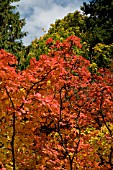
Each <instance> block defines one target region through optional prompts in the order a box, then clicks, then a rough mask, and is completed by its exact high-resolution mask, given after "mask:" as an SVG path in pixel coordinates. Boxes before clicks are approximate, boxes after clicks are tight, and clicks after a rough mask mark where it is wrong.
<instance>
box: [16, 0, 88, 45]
mask: <svg viewBox="0 0 113 170" xmlns="http://www.w3.org/2000/svg"><path fill="white" fill-rule="evenodd" d="M83 2H89V0H20V1H19V2H17V3H14V4H15V5H19V7H17V11H19V13H20V17H21V18H25V19H26V25H25V26H24V28H23V31H27V32H28V33H29V34H28V35H27V36H26V37H24V38H23V43H24V44H25V45H29V44H30V43H31V41H33V40H34V39H35V38H39V37H40V36H43V35H44V34H45V32H44V31H43V30H42V28H44V30H45V31H46V32H47V30H48V29H49V27H50V24H52V23H54V22H55V20H56V19H62V18H63V17H64V16H66V15H67V14H68V13H70V12H74V11H76V10H80V6H82V5H83Z"/></svg>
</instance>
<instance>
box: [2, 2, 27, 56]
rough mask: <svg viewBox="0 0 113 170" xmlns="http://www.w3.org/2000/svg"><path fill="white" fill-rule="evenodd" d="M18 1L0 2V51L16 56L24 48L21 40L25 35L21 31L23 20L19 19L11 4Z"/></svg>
mask: <svg viewBox="0 0 113 170" xmlns="http://www.w3.org/2000/svg"><path fill="white" fill-rule="evenodd" d="M18 1H19V0H4V1H2V0H0V49H5V50H6V51H8V52H10V53H12V54H15V55H17V52H18V51H20V50H22V49H23V48H24V45H23V44H22V41H21V39H22V38H23V37H24V36H25V35H26V32H22V31H21V29H22V28H23V26H24V25H25V20H24V19H20V15H19V12H15V9H16V7H15V6H13V5H12V3H13V2H18Z"/></svg>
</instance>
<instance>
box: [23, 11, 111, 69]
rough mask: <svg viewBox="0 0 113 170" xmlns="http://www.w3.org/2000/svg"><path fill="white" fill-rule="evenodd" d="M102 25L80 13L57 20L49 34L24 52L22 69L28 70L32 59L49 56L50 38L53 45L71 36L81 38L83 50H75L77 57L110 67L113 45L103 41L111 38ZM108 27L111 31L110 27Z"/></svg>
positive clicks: (100, 65)
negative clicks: (47, 44)
mask: <svg viewBox="0 0 113 170" xmlns="http://www.w3.org/2000/svg"><path fill="white" fill-rule="evenodd" d="M90 22H91V23H90ZM102 22H103V21H102ZM106 22H107V21H106ZM101 25H102V24H98V21H97V23H96V21H95V20H94V21H93V17H92V18H91V16H87V15H85V14H83V13H80V12H79V11H75V12H74V13H69V14H68V15H67V16H65V17H64V18H63V19H61V20H60V19H58V20H56V22H55V23H54V24H51V25H50V28H49V30H48V33H47V34H45V35H44V36H43V37H40V39H35V40H34V41H33V42H32V43H31V45H30V46H28V47H27V48H26V50H25V51H23V52H22V55H23V56H24V57H25V59H24V58H23V60H22V62H23V66H22V68H26V67H27V66H28V65H29V60H30V58H31V57H36V59H37V60H38V59H39V56H40V55H41V54H48V52H49V51H50V48H49V46H46V40H47V39H48V38H50V39H51V38H52V40H53V41H52V42H51V43H53V44H54V43H55V42H56V40H59V41H63V40H64V39H65V38H67V37H68V36H70V35H75V36H79V37H80V38H81V44H82V49H75V54H76V55H82V56H83V57H85V58H86V59H88V60H90V62H91V63H92V64H93V63H95V64H96V66H97V67H103V68H105V67H107V68H108V67H110V65H111V61H112V60H113V57H112V56H113V43H110V42H109V43H108V44H106V41H104V40H103V38H104V39H105V37H109V36H106V35H107V34H106V31H105V28H103V27H102V26H101ZM107 26H108V28H109V29H111V27H110V25H107ZM108 32H109V31H108ZM104 33H105V34H104ZM108 39H109V38H108ZM111 42H112V41H111Z"/></svg>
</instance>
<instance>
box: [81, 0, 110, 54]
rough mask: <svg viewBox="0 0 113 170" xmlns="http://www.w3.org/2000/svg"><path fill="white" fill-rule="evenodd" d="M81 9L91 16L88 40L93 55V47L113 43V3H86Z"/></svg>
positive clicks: (97, 0) (102, 0) (88, 19)
mask: <svg viewBox="0 0 113 170" xmlns="http://www.w3.org/2000/svg"><path fill="white" fill-rule="evenodd" d="M81 9H82V11H83V13H84V15H86V16H88V15H89V17H88V18H87V20H86V28H87V33H88V34H87V35H88V37H89V38H88V39H87V40H88V43H89V45H90V53H91V54H92V55H93V47H94V46H95V45H96V44H98V43H103V44H105V45H110V44H112V43H113V40H112V36H113V17H112V10H113V1H112V0H108V1H106V0H92V1H90V3H89V4H87V3H86V2H84V3H83V6H82V7H81ZM112 52H113V51H112Z"/></svg>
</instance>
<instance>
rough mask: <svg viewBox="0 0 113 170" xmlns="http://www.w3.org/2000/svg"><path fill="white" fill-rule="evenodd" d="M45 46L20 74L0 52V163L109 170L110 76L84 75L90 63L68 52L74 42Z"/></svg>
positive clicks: (112, 164)
mask: <svg viewBox="0 0 113 170" xmlns="http://www.w3.org/2000/svg"><path fill="white" fill-rule="evenodd" d="M51 42H52V39H50V38H49V39H48V40H47V41H46V45H50V51H49V53H48V54H47V55H46V54H44V55H41V56H40V59H39V60H38V61H36V58H31V60H30V65H29V67H28V68H27V69H26V70H23V71H17V70H16V68H15V67H12V65H15V64H16V62H17V60H16V58H15V57H14V56H13V55H11V54H9V53H7V52H5V51H4V50H1V51H0V88H1V91H0V96H1V98H0V123H1V124H0V129H1V131H0V133H1V135H0V151H1V154H0V160H1V161H2V164H4V165H5V167H6V168H7V169H13V170H19V169H21V170H25V169H29V170H31V169H33V170H34V169H36V170H37V169H38V170H44V169H46V170H61V169H66V170H75V169H97V170H103V169H106V170H110V169H112V168H113V145H112V138H113V125H112V120H113V78H112V77H113V73H112V72H110V70H108V69H102V68H101V69H97V72H96V73H95V72H94V73H93V72H90V66H91V64H90V61H88V60H86V59H85V58H83V57H82V56H78V55H75V54H74V53H73V47H76V48H81V47H82V46H81V44H80V38H78V37H76V36H70V37H68V38H67V39H65V40H64V41H62V42H58V41H56V43H54V45H52V44H51ZM2 167H4V166H3V165H2Z"/></svg>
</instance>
